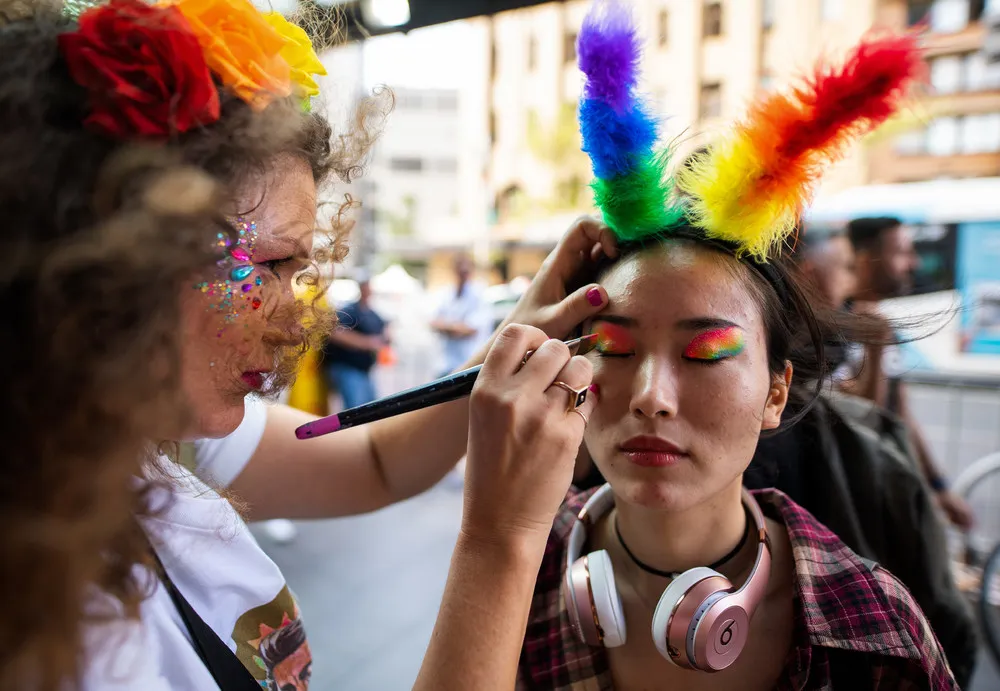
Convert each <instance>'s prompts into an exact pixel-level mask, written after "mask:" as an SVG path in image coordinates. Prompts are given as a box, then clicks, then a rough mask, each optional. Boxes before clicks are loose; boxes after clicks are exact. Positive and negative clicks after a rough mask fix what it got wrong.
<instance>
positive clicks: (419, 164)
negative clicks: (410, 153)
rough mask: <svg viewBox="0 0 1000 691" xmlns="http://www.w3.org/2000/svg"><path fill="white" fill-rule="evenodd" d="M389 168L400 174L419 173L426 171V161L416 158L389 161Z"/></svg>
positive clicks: (401, 157) (400, 158)
mask: <svg viewBox="0 0 1000 691" xmlns="http://www.w3.org/2000/svg"><path fill="white" fill-rule="evenodd" d="M389 168H391V169H392V170H394V171H396V172H399V173H419V172H420V171H422V170H423V169H424V161H423V159H420V158H415V157H404V156H400V157H398V158H391V159H389Z"/></svg>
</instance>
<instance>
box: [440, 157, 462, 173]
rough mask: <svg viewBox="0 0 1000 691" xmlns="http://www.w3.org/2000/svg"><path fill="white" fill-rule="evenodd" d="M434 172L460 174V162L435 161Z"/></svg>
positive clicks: (452, 159)
mask: <svg viewBox="0 0 1000 691" xmlns="http://www.w3.org/2000/svg"><path fill="white" fill-rule="evenodd" d="M434 172H435V173H447V174H455V173H457V172H458V161H457V160H456V159H454V158H440V159H438V160H436V161H434Z"/></svg>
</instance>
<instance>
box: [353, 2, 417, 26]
mask: <svg viewBox="0 0 1000 691" xmlns="http://www.w3.org/2000/svg"><path fill="white" fill-rule="evenodd" d="M361 18H362V20H363V21H364V23H365V26H367V27H369V28H371V29H389V28H392V27H394V26H403V25H404V24H409V22H410V3H409V0H362V3H361Z"/></svg>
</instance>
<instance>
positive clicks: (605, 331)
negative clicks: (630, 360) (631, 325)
mask: <svg viewBox="0 0 1000 691" xmlns="http://www.w3.org/2000/svg"><path fill="white" fill-rule="evenodd" d="M591 333H595V334H597V352H598V353H600V354H601V355H631V354H632V353H634V352H635V339H634V338H632V334H631V333H629V330H628V329H626V328H625V327H624V326H622V325H621V324H614V323H612V322H606V321H598V322H597V323H596V324H594V328H593V329H592V330H591Z"/></svg>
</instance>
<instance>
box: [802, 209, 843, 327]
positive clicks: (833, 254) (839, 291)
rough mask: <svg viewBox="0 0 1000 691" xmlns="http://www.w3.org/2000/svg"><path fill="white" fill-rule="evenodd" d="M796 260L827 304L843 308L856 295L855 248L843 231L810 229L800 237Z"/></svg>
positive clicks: (803, 276)
mask: <svg viewBox="0 0 1000 691" xmlns="http://www.w3.org/2000/svg"><path fill="white" fill-rule="evenodd" d="M795 261H796V265H797V267H798V270H799V273H800V274H801V275H802V278H803V279H805V281H806V283H807V284H809V285H811V286H812V288H813V289H814V291H815V297H817V298H819V299H820V300H822V301H823V304H824V306H825V307H828V308H830V309H841V308H842V307H843V306H844V305H845V304H846V303H847V301H848V300H849V299H850V298H851V296H852V295H854V290H855V287H856V286H857V280H858V279H857V265H856V261H855V256H854V247H853V246H852V245H851V241H850V238H848V237H847V233H846V232H844V231H843V230H839V229H831V230H826V229H823V230H820V229H819V228H816V229H813V228H807V229H806V230H805V231H804V232H803V233H802V234H801V235H800V236H799V240H798V246H797V247H796V249H795Z"/></svg>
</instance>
